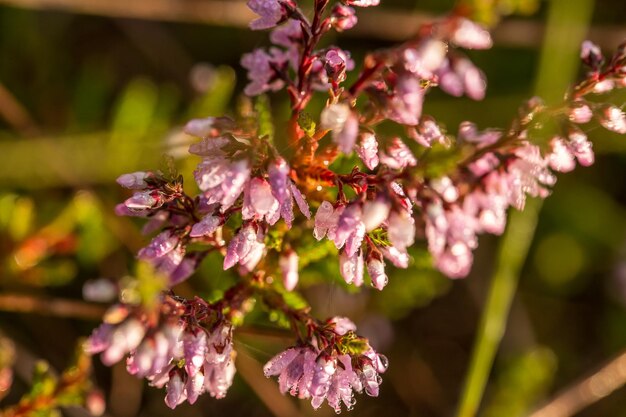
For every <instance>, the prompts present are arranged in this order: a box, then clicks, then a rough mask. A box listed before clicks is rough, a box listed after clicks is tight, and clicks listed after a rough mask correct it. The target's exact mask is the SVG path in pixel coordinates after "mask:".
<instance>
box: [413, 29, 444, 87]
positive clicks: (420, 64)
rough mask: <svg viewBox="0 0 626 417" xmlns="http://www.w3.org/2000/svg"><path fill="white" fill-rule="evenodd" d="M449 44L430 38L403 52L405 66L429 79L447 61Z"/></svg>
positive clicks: (420, 76) (421, 76) (419, 75)
mask: <svg viewBox="0 0 626 417" xmlns="http://www.w3.org/2000/svg"><path fill="white" fill-rule="evenodd" d="M447 52H448V46H447V45H446V44H445V43H444V42H441V41H439V40H434V39H428V40H426V41H424V42H422V43H421V44H420V45H419V46H417V47H416V48H407V49H405V50H404V51H403V53H402V58H403V61H404V68H405V69H406V70H407V71H409V72H410V73H413V74H415V75H416V76H418V77H419V78H422V79H425V80H429V79H432V78H433V77H434V75H435V72H436V71H437V70H438V69H439V68H440V67H441V65H443V63H444V62H445V58H446V54H447Z"/></svg>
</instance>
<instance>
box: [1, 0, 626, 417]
mask: <svg viewBox="0 0 626 417" xmlns="http://www.w3.org/2000/svg"><path fill="white" fill-rule="evenodd" d="M382 3H383V5H382V6H380V7H379V8H376V9H371V10H370V9H368V10H359V16H360V19H361V24H360V26H357V28H358V29H357V28H355V29H354V30H353V31H350V32H347V33H345V34H341V35H333V36H331V39H329V41H328V42H329V43H335V44H338V45H339V46H341V47H343V48H345V49H348V50H350V51H351V52H352V56H353V57H354V58H355V61H356V62H357V65H358V63H359V62H360V59H361V58H362V57H363V56H364V54H365V52H366V51H367V50H371V49H373V48H380V47H385V46H387V45H391V44H392V43H393V42H396V41H399V40H402V39H405V38H408V37H410V36H411V35H412V34H413V33H414V32H415V30H416V28H417V27H418V26H419V24H420V23H422V22H423V21H425V20H427V19H428V18H429V17H431V16H436V15H438V14H441V13H445V12H446V11H448V10H450V9H451V8H452V7H453V6H454V2H453V1H450V0H445V1H440V0H417V1H415V0H383V1H382ZM470 3H474V5H479V6H481V7H482V9H481V10H482V15H481V18H482V19H484V20H486V21H489V22H490V23H495V19H494V18H493V16H492V15H491V13H490V10H492V8H491V7H490V4H491V3H493V2H486V1H474V2H470ZM496 3H498V4H499V5H500V7H501V8H503V9H502V10H503V11H506V12H514V13H513V14H512V15H511V16H510V17H506V18H504V19H503V20H502V21H501V22H500V24H499V25H498V26H497V27H496V29H495V32H494V36H495V42H496V43H495V47H494V49H493V50H491V51H476V52H472V53H471V54H470V56H471V58H472V59H473V60H474V62H475V63H477V64H478V65H479V66H480V67H481V68H482V69H483V70H484V72H485V73H486V75H487V77H488V80H489V87H488V94H487V98H486V99H485V100H484V101H482V102H480V103H474V102H471V101H469V100H467V99H456V98H450V97H447V96H444V95H443V94H438V93H437V92H434V93H433V94H430V95H429V97H428V100H427V105H426V109H425V111H426V112H427V113H429V114H432V115H434V116H435V117H436V118H437V119H438V120H440V121H442V122H443V123H444V124H445V125H446V126H447V127H448V130H449V131H450V132H455V131H456V126H458V123H459V122H461V121H463V120H472V121H474V122H476V123H477V124H478V125H479V127H481V128H486V127H489V126H493V127H506V126H507V123H509V122H510V120H511V118H512V117H513V116H514V115H515V114H516V111H517V108H518V106H519V105H520V104H522V103H523V101H524V100H525V99H527V98H529V97H531V96H533V95H535V94H538V95H541V96H543V97H546V99H547V100H548V101H556V100H558V99H560V98H561V97H562V96H563V93H564V92H565V91H566V88H567V86H568V85H569V84H570V83H571V82H572V81H573V80H574V79H575V78H576V77H578V76H579V75H580V74H581V72H580V71H581V69H580V68H579V65H578V61H577V54H578V48H579V44H580V41H581V40H583V39H586V38H590V39H592V40H594V41H596V42H598V43H599V44H600V45H601V46H602V47H603V48H604V50H605V51H606V52H609V51H611V50H612V49H614V48H615V47H616V46H617V45H618V44H619V43H620V42H622V41H624V40H626V3H624V2H623V1H622V0H596V1H593V0H572V1H568V0H552V1H544V2H541V1H520V0H509V1H500V2H496ZM251 17H252V15H251V14H250V12H248V11H247V9H246V8H245V4H244V3H242V2H240V1H235V0H233V1H214V0H167V1H166V0H158V1H157V0H131V1H128V0H127V1H120V0H108V1H102V0H57V1H51V0H0V337H1V338H2V339H0V340H11V341H12V342H11V343H12V344H13V346H14V348H15V349H14V351H15V358H14V362H13V365H12V366H13V369H14V371H15V377H14V383H13V386H12V387H11V389H10V390H9V391H2V390H1V389H0V397H3V398H1V399H0V408H2V407H5V406H8V405H11V404H15V403H16V402H17V401H19V398H20V397H21V396H22V395H23V394H24V393H25V392H28V390H29V389H30V387H31V385H32V369H33V366H34V364H35V361H36V360H38V359H44V360H46V361H48V362H49V364H50V366H51V368H52V369H54V370H57V371H58V372H60V371H61V370H62V369H64V368H65V367H66V366H67V365H68V363H69V360H70V357H71V356H72V354H73V352H74V350H75V349H76V344H77V343H78V340H79V338H80V337H84V336H86V335H88V334H89V333H90V331H91V329H92V328H94V327H95V326H96V325H97V324H98V321H99V320H98V317H99V315H101V314H102V311H103V309H104V308H105V307H106V305H107V303H106V302H104V303H100V304H97V303H93V302H89V303H85V302H83V301H82V298H83V288H84V285H85V283H86V282H90V283H92V286H91V287H88V288H93V283H94V280H99V281H95V282H96V283H99V284H101V285H103V286H104V287H103V288H106V285H107V283H114V284H115V283H117V282H119V281H120V280H121V281H122V282H123V281H124V277H126V276H129V275H132V274H133V273H134V267H133V254H134V253H136V251H137V249H138V248H140V247H141V246H142V245H144V244H145V243H146V242H147V241H148V237H146V236H143V235H142V234H141V222H139V221H135V220H132V219H127V218H118V217H116V216H115V215H114V213H113V207H114V206H115V204H116V203H117V202H119V201H122V199H124V198H125V196H126V194H125V192H124V191H123V190H121V189H120V188H119V187H118V186H117V185H116V184H115V182H114V180H115V178H116V177H117V176H119V175H120V174H122V173H126V172H130V171H134V170H145V169H155V168H158V167H159V166H160V164H162V161H163V155H164V154H169V155H172V156H174V157H175V158H176V164H177V165H178V167H179V169H180V170H181V171H182V172H186V173H189V172H190V170H191V169H192V168H193V165H194V162H197V161H194V160H193V159H192V158H184V155H185V149H186V144H185V142H184V141H185V138H184V137H183V136H181V135H180V133H179V132H180V126H181V125H182V124H183V123H184V122H185V121H186V120H188V119H189V118H192V117H206V116H210V115H221V114H224V113H229V112H232V110H233V109H234V108H235V106H236V105H237V103H238V102H239V100H240V99H239V96H240V92H241V90H242V89H243V86H244V85H245V73H243V72H242V71H241V69H240V68H239V65H238V61H239V59H240V56H241V55H242V54H243V53H245V52H248V51H250V50H251V49H253V48H255V47H258V46H262V45H267V44H268V41H267V34H266V33H260V32H251V31H249V30H247V29H246V24H247V22H248V21H249V20H250V19H251ZM612 100H613V101H614V102H616V103H617V104H618V105H623V103H624V102H625V100H626V95H624V94H623V93H622V94H621V95H620V94H613V96H612ZM272 105H273V108H274V109H275V117H276V119H277V120H280V119H281V117H282V118H284V117H286V116H285V114H286V110H287V106H288V103H287V99H286V96H282V95H277V96H273V97H272ZM587 133H588V135H589V136H590V138H591V139H593V141H594V149H595V151H596V155H597V161H596V163H595V165H593V166H592V167H589V168H577V169H576V171H575V172H573V173H571V174H567V175H563V176H559V180H558V183H557V185H556V187H555V189H554V192H553V195H552V196H551V197H550V198H549V199H548V200H547V201H546V202H545V204H544V205H543V207H541V211H540V212H539V217H538V224H537V229H536V233H535V235H534V238H533V240H532V242H531V247H530V251H529V253H528V256H526V257H525V260H524V263H523V268H522V270H521V271H520V273H519V277H518V278H519V286H518V288H517V291H516V293H515V297H514V299H513V305H512V310H511V314H510V317H509V318H508V321H507V322H506V323H507V325H506V332H505V335H504V339H503V342H502V344H501V346H500V349H499V350H498V354H497V357H496V361H495V364H494V367H493V370H492V371H491V373H490V375H489V383H488V386H487V390H486V394H485V398H484V401H483V402H482V405H481V408H480V412H479V415H481V416H485V417H505V416H506V417H515V416H526V415H530V414H531V412H532V410H534V409H536V408H537V407H538V406H540V405H541V404H543V403H545V402H548V401H550V400H551V399H552V398H554V397H555V395H557V394H558V393H559V392H560V391H561V390H563V389H565V388H567V387H570V386H572V384H575V383H576V382H577V381H579V380H580V379H581V378H583V377H585V376H590V375H593V373H594V372H596V371H597V370H598V369H600V366H602V365H603V364H605V363H607V361H608V360H609V359H611V358H614V357H616V355H619V354H621V353H623V351H624V350H625V349H626V163H625V162H626V138H624V137H619V136H618V135H616V134H611V133H609V132H607V131H605V130H604V129H598V128H595V127H593V126H592V127H590V128H589V129H587ZM187 186H189V187H190V189H193V184H187ZM499 242H500V240H499V238H497V237H489V236H483V237H481V239H480V247H479V249H478V250H477V252H476V261H475V265H474V269H473V272H472V274H471V276H469V277H468V278H467V279H465V280H460V281H451V280H449V279H447V278H444V277H443V276H441V275H440V274H439V273H437V272H435V271H433V270H432V269H431V268H430V267H429V261H428V259H427V257H425V256H424V244H423V243H420V244H419V245H418V247H417V248H416V249H415V250H414V252H413V253H412V254H413V256H414V259H415V262H414V265H413V266H412V267H411V268H410V269H409V270H406V271H393V272H391V275H390V284H389V286H388V287H387V288H386V289H385V290H384V291H383V292H382V293H379V292H375V291H370V290H368V289H364V290H363V291H361V292H360V293H354V292H349V291H346V288H345V286H344V285H342V284H341V282H340V281H341V280H340V278H337V271H335V269H336V262H335V261H334V260H331V261H328V262H317V263H316V264H314V265H313V266H312V267H311V268H310V269H309V270H307V271H306V272H303V273H302V281H303V283H304V285H305V286H306V287H307V288H306V290H305V291H304V294H305V296H306V297H307V299H308V300H309V301H310V303H311V304H312V305H313V308H314V310H313V311H314V312H315V314H316V315H317V316H318V317H326V316H330V315H337V314H341V315H348V316H350V317H352V318H354V319H355V320H356V322H357V324H358V326H359V329H360V332H361V333H363V334H365V335H366V336H368V337H370V339H371V341H372V344H373V345H374V346H375V347H377V349H378V350H379V351H382V352H384V353H385V354H386V355H387V356H388V357H389V359H390V362H391V366H390V368H389V370H388V372H387V373H386V374H385V375H384V383H383V385H382V389H381V395H380V397H379V398H376V399H372V398H367V397H365V396H361V397H360V398H358V401H357V405H356V408H355V410H354V411H353V412H352V414H358V415H359V416H379V415H382V414H386V415H397V416H420V417H421V416H424V417H428V416H433V417H440V416H441V417H443V416H450V415H453V412H454V410H455V407H456V405H457V403H458V401H459V398H460V395H461V390H462V387H463V380H464V377H465V375H466V372H467V370H468V364H469V362H470V355H471V352H472V345H473V341H474V336H475V334H476V329H477V327H478V323H479V319H480V315H481V312H482V311H483V310H484V308H485V300H486V296H487V292H488V288H489V283H490V281H491V279H492V273H493V271H494V262H495V260H496V259H497V258H498V255H497V254H498V244H499ZM328 277H330V278H328ZM102 279H104V281H103V280H102ZM232 282H233V277H231V276H230V275H228V274H226V273H224V272H223V271H221V268H220V266H219V259H212V258H210V259H208V260H207V261H206V262H205V264H204V265H203V267H202V269H201V271H200V272H199V273H197V274H196V275H195V276H194V277H193V278H192V279H191V280H190V281H189V282H188V283H185V284H184V285H182V286H181V287H180V288H178V289H177V292H179V293H180V294H182V295H193V294H200V295H203V296H207V297H210V296H215V295H216V294H219V292H220V291H222V290H223V289H225V288H227V287H228V285H230V284H232ZM102 291H103V290H101V291H100V292H102ZM263 318H264V316H263V315H262V314H261V313H258V314H252V316H251V317H250V319H249V320H248V321H247V322H246V326H245V328H244V330H243V331H242V332H241V333H240V335H239V336H238V338H237V346H236V349H237V350H238V352H239V357H238V363H237V367H238V371H239V373H238V376H237V377H236V379H235V383H234V385H233V387H232V388H231V390H230V391H229V394H228V396H227V398H225V399H223V400H214V399H211V398H209V397H208V396H206V395H205V396H202V397H201V398H200V399H199V401H198V403H197V404H196V405H195V406H189V405H187V404H184V405H181V406H179V407H178V408H177V409H176V410H175V411H170V410H168V409H167V408H166V407H165V405H164V403H163V392H161V391H159V390H156V389H154V388H150V387H147V386H146V385H145V384H144V383H143V382H142V381H139V380H136V379H134V378H133V377H131V376H128V375H127V374H126V373H125V370H124V366H123V364H118V366H115V367H113V368H112V369H109V368H105V367H103V366H102V365H101V364H100V362H99V360H98V359H96V360H95V361H94V362H95V364H94V366H95V373H94V380H95V382H96V384H97V385H98V386H99V387H100V388H101V389H102V390H103V392H104V395H105V398H106V401H107V405H108V408H107V411H106V413H107V415H109V416H119V417H126V416H135V415H140V416H169V415H177V416H204V415H206V416H209V415H210V416H226V415H228V416H259V417H261V416H272V415H276V416H281V417H283V416H284V417H290V416H296V415H298V414H300V415H316V416H327V415H331V414H332V413H333V412H332V410H331V409H330V408H328V407H324V408H322V409H320V410H318V411H317V412H315V413H314V412H313V411H312V410H310V406H309V405H308V404H307V403H305V402H304V401H297V400H293V399H292V398H288V397H283V396H281V395H280V394H279V393H278V387H277V384H276V383H275V381H270V380H266V379H265V378H264V377H263V375H262V372H261V366H262V364H263V363H264V362H265V361H266V360H267V359H269V358H270V357H271V356H273V354H275V353H276V352H278V351H279V350H280V349H281V348H282V347H284V346H286V345H288V344H289V343H290V340H289V339H288V338H287V339H285V338H284V337H283V336H282V334H281V333H280V332H274V331H273V330H272V329H271V328H268V327H267V325H264V324H263ZM2 346H4V345H3V344H2V343H0V362H2V358H3V356H2V354H1V351H2V349H3V348H2ZM5 356H6V355H5ZM2 366H4V365H3V364H2V363H0V367H2ZM624 368H625V367H621V368H619V372H617V371H615V373H614V374H611V375H612V377H611V378H612V379H611V381H613V382H614V384H613V385H614V386H616V387H621V386H622V385H623V383H624V382H626V375H625V374H626V371H625V370H624ZM0 385H1V384H0ZM603 387H604V386H603V385H600V387H599V388H597V387H596V388H597V390H596V392H594V393H593V395H595V396H596V397H597V400H598V401H594V402H593V404H592V405H590V406H589V407H586V408H585V410H583V411H581V412H579V413H578V414H576V415H580V416H609V417H610V416H615V417H624V416H626V407H624V404H626V388H619V389H617V391H616V392H614V393H612V394H611V395H608V394H609V392H610V390H608V391H607V390H606V389H604V390H603ZM0 388H1V387H0ZM61 413H62V415H67V416H81V415H88V414H87V413H86V412H85V411H84V410H82V409H80V408H76V407H71V408H66V409H63V410H62V411H61ZM554 415H555V416H556V414H554Z"/></svg>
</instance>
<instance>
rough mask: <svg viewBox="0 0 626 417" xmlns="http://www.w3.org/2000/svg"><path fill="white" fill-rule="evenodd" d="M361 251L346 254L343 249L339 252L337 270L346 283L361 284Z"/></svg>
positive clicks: (358, 285) (362, 264) (362, 266)
mask: <svg viewBox="0 0 626 417" xmlns="http://www.w3.org/2000/svg"><path fill="white" fill-rule="evenodd" d="M363 268H364V263H363V253H362V251H361V250H358V251H356V252H355V253H354V254H353V255H348V253H347V252H346V251H345V250H344V251H341V252H340V253H339V272H340V273H341V276H342V278H343V279H344V281H346V284H354V285H356V286H357V287H360V286H361V285H363V270H364V269H363Z"/></svg>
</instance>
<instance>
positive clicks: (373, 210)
mask: <svg viewBox="0 0 626 417" xmlns="http://www.w3.org/2000/svg"><path fill="white" fill-rule="evenodd" d="M390 210H391V206H390V205H389V202H388V201H387V199H386V198H385V197H383V196H379V197H377V198H376V199H375V200H372V201H366V202H365V203H363V211H362V215H361V219H362V221H363V225H364V226H365V231H366V232H371V231H372V230H374V229H376V228H377V227H378V226H380V225H381V224H382V223H383V222H384V221H385V220H387V217H388V216H389V212H390Z"/></svg>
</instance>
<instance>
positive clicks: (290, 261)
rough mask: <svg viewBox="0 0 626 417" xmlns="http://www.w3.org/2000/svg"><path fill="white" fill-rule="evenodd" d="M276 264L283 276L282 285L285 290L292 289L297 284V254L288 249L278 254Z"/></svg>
mask: <svg viewBox="0 0 626 417" xmlns="http://www.w3.org/2000/svg"><path fill="white" fill-rule="evenodd" d="M278 266H279V267H280V271H281V273H282V276H283V285H284V286H285V289H286V290H287V291H293V289H294V288H296V285H298V254H297V253H296V252H294V251H293V250H288V251H287V252H286V253H284V254H282V255H281V256H280V259H279V260H278Z"/></svg>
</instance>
